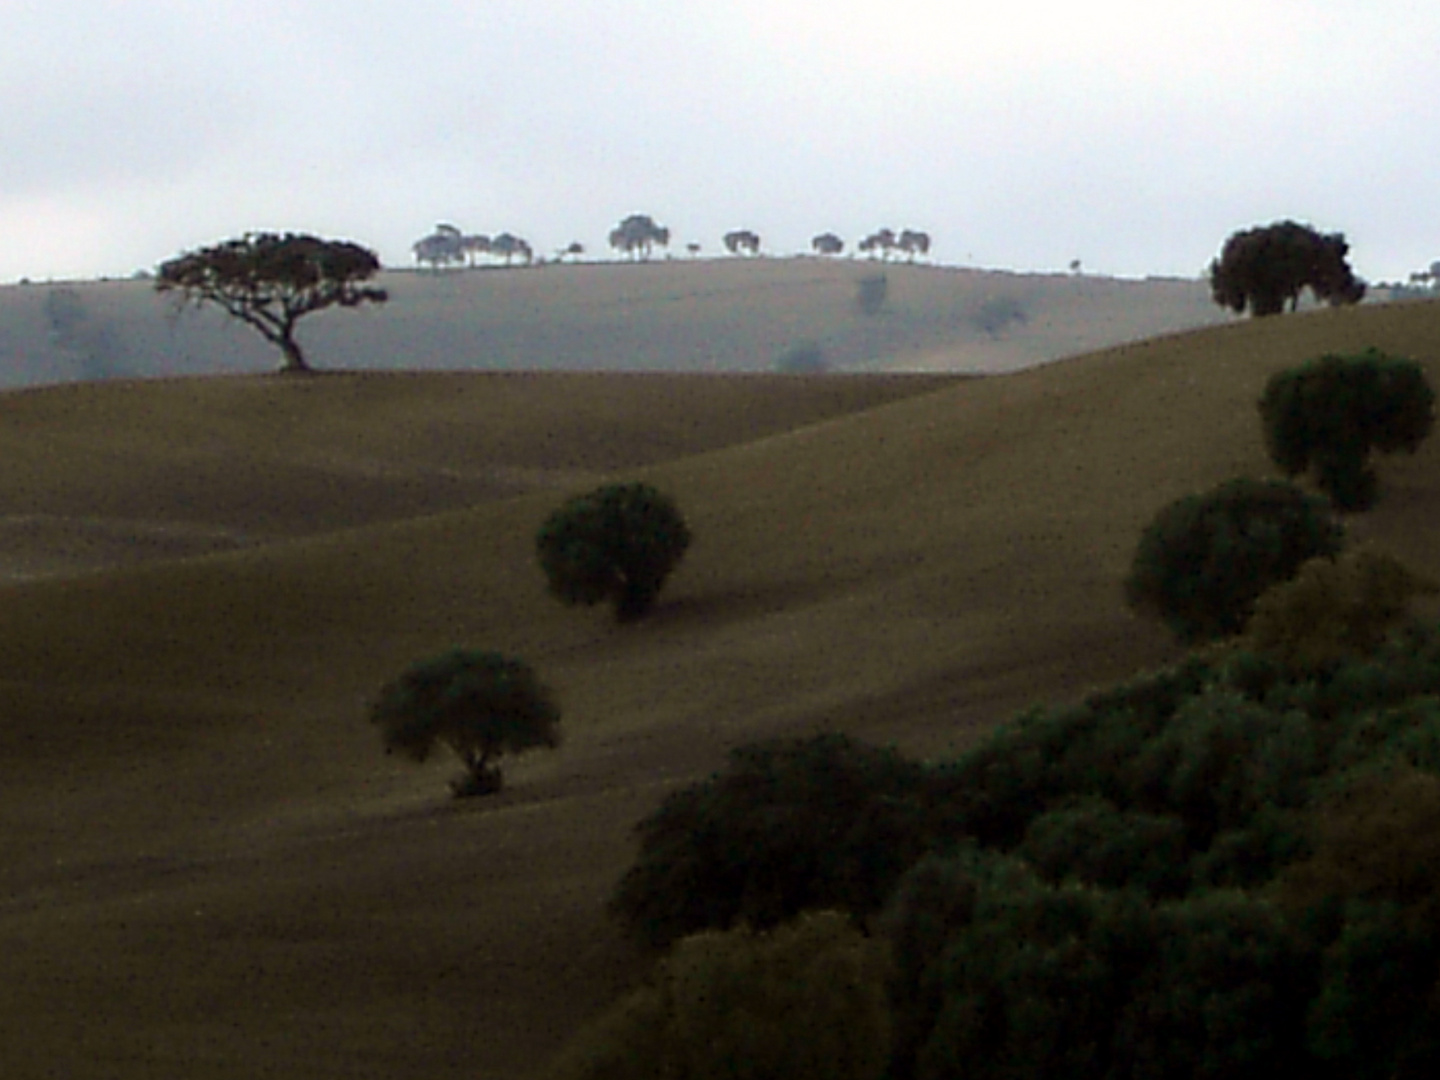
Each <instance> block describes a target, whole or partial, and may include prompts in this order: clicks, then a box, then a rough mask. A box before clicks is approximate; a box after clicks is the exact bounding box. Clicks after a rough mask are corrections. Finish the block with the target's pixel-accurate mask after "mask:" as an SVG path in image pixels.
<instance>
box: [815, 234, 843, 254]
mask: <svg viewBox="0 0 1440 1080" xmlns="http://www.w3.org/2000/svg"><path fill="white" fill-rule="evenodd" d="M810 247H811V248H812V249H814V251H815V254H817V255H839V254H840V253H841V252H842V251H844V250H845V241H844V240H841V239H840V237H838V236H836V235H835V234H834V233H833V232H827V233H821V234H820V235H819V236H816V237H815V238H813V239H812V240H811V241H810Z"/></svg>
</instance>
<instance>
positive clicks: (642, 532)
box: [536, 484, 691, 620]
mask: <svg viewBox="0 0 1440 1080" xmlns="http://www.w3.org/2000/svg"><path fill="white" fill-rule="evenodd" d="M690 540H691V537H690V528H689V526H688V525H686V523H685V519H684V518H683V517H681V515H680V511H679V510H678V509H677V508H676V506H675V503H674V502H673V501H672V500H671V499H670V498H669V497H668V496H667V495H665V494H663V493H662V492H660V491H657V490H656V489H655V488H653V487H651V486H650V485H649V484H609V485H606V486H604V487H600V488H597V489H596V490H594V491H592V492H590V493H589V494H586V495H578V496H576V497H575V498H573V499H570V500H569V501H568V502H566V503H565V504H564V505H562V506H561V507H560V508H559V509H557V510H556V511H555V512H554V513H553V514H551V515H550V516H549V517H548V518H547V519H546V520H545V522H544V524H542V525H541V526H540V532H539V534H538V536H537V537H536V547H537V548H538V551H539V557H540V565H541V567H542V569H544V571H545V576H546V578H547V579H548V581H549V584H550V591H551V592H552V593H554V594H555V595H556V596H557V597H559V598H560V600H562V601H563V602H565V603H567V604H587V605H592V604H599V603H605V602H610V603H613V604H614V605H615V613H616V615H617V617H619V618H620V619H622V620H625V619H635V618H639V617H640V616H642V615H644V614H646V613H647V612H648V611H649V610H650V609H651V608H652V607H653V606H654V604H655V600H656V598H657V597H658V596H659V595H660V589H661V587H662V586H663V585H664V584H665V579H666V578H668V577H669V576H670V573H671V571H672V570H674V569H675V567H676V565H677V564H678V563H679V562H680V560H681V559H682V558H683V557H684V555H685V552H686V551H687V550H689V547H690Z"/></svg>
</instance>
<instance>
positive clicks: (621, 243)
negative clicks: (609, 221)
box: [610, 214, 670, 259]
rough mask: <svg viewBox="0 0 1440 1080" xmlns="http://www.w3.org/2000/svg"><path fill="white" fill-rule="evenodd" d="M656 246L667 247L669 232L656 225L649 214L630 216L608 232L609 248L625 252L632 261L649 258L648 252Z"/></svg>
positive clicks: (663, 227)
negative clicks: (637, 258)
mask: <svg viewBox="0 0 1440 1080" xmlns="http://www.w3.org/2000/svg"><path fill="white" fill-rule="evenodd" d="M656 244H659V245H660V246H661V247H668V246H669V245H670V230H669V229H667V228H665V226H663V225H656V224H655V221H654V219H653V218H651V217H650V215H649V214H631V215H630V216H629V217H627V218H626V219H625V220H624V221H622V222H620V224H619V225H617V226H615V228H613V229H611V230H610V246H611V247H612V248H614V249H615V250H616V251H623V252H625V254H627V255H629V256H630V257H631V258H632V259H633V258H636V257H637V256H638V257H639V258H641V259H648V258H650V252H651V251H652V250H653V249H654V247H655V245H656Z"/></svg>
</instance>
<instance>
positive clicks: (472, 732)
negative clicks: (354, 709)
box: [370, 649, 560, 796]
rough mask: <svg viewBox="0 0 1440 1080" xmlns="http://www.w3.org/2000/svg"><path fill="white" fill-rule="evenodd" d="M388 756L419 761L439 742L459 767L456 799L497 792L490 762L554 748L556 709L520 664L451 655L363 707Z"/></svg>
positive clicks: (488, 655)
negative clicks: (393, 754) (535, 749)
mask: <svg viewBox="0 0 1440 1080" xmlns="http://www.w3.org/2000/svg"><path fill="white" fill-rule="evenodd" d="M370 722H371V723H373V724H375V725H376V726H378V727H379V728H380V732H381V735H382V737H383V738H384V741H385V750H386V752H387V753H391V752H396V753H401V754H404V755H405V756H406V757H409V758H411V759H413V760H415V761H424V760H425V759H426V758H428V757H429V756H430V751H431V750H432V749H433V748H434V747H435V744H436V743H443V744H445V745H446V746H448V747H450V749H451V750H453V751H454V752H455V754H456V755H457V756H458V757H459V758H460V760H461V761H463V762H464V763H465V769H466V773H465V776H464V777H463V778H462V779H461V780H458V781H456V782H454V783H452V784H451V790H452V791H453V792H454V793H455V794H456V795H457V796H462V795H483V794H488V793H490V792H494V791H498V790H499V789H500V784H501V776H500V770H499V768H498V767H492V765H491V762H492V761H493V760H495V759H497V758H499V757H500V756H501V755H502V754H506V753H510V754H518V753H521V752H523V751H525V750H529V749H531V748H533V747H537V746H548V747H555V746H558V745H560V730H559V727H558V724H559V722H560V710H559V709H558V708H557V707H556V705H555V703H554V701H553V700H552V699H551V697H550V694H549V692H548V691H547V690H546V689H545V687H544V686H542V685H541V684H540V681H539V679H538V678H537V677H536V675H535V672H534V670H533V669H532V668H531V667H530V666H529V665H528V664H526V663H525V662H524V661H522V660H516V659H512V658H510V657H506V656H502V655H501V654H499V653H494V652H477V651H474V650H469V649H455V650H452V651H450V652H448V653H445V654H443V655H441V656H437V657H435V658H433V659H431V660H425V661H422V662H420V663H418V664H415V665H414V666H413V667H411V668H410V669H409V670H407V671H406V672H405V673H404V674H402V675H401V676H400V677H399V678H397V679H395V680H393V681H391V682H389V683H387V684H386V685H385V686H384V687H383V688H382V689H381V691H380V693H379V695H378V696H377V697H376V700H375V702H374V704H373V705H372V706H371V708H370Z"/></svg>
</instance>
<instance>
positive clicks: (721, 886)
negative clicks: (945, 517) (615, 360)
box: [597, 620, 1440, 1080]
mask: <svg viewBox="0 0 1440 1080" xmlns="http://www.w3.org/2000/svg"><path fill="white" fill-rule="evenodd" d="M1437 830H1440V627H1435V626H1429V625H1424V624H1420V623H1417V622H1413V621H1406V620H1399V621H1395V622H1393V623H1392V624H1391V625H1390V627H1389V632H1388V633H1387V634H1383V635H1376V636H1374V637H1372V638H1370V639H1367V640H1366V641H1365V642H1363V644H1362V643H1361V642H1360V641H1359V640H1358V639H1356V640H1355V641H1352V643H1351V646H1350V647H1347V648H1346V649H1345V650H1341V651H1340V652H1338V653H1337V654H1335V656H1333V657H1332V658H1331V660H1330V661H1329V662H1327V663H1326V664H1325V665H1323V666H1321V667H1318V668H1317V667H1313V666H1306V665H1295V664H1292V663H1289V662H1288V661H1287V659H1286V658H1285V657H1284V656H1281V655H1277V654H1276V653H1274V652H1273V651H1265V650H1261V649H1257V648H1253V647H1250V643H1249V642H1247V641H1245V640H1243V639H1242V640H1241V641H1239V642H1236V643H1232V644H1231V645H1228V646H1226V647H1225V648H1221V649H1211V650H1208V651H1206V652H1204V653H1193V654H1191V655H1189V656H1187V657H1186V658H1185V659H1184V660H1183V661H1181V662H1180V663H1178V664H1176V665H1174V666H1171V667H1169V668H1165V669H1162V670H1160V671H1157V672H1155V673H1152V674H1149V675H1146V676H1143V677H1140V678H1137V679H1135V680H1132V681H1130V682H1128V683H1125V684H1122V685H1119V686H1116V687H1113V688H1110V689H1106V690H1102V691H1097V692H1095V693H1093V694H1091V695H1090V696H1089V697H1087V698H1086V699H1084V700H1083V701H1081V702H1079V703H1077V704H1075V705H1072V706H1069V707H1066V708H1061V709H1050V710H1044V709H1036V710H1032V711H1030V712H1027V713H1025V714H1022V715H1021V716H1019V717H1017V718H1015V719H1014V720H1013V721H1011V722H1010V723H1008V724H1005V725H1003V726H1002V727H1001V728H999V729H997V730H996V731H995V732H994V733H993V734H992V735H991V736H990V737H989V738H988V739H987V740H985V742H983V743H982V744H980V745H979V746H977V747H976V748H974V749H973V750H971V751H970V752H968V753H966V754H965V755H963V756H961V757H960V758H958V759H956V760H952V761H947V762H941V763H936V764H930V765H920V764H918V763H911V762H907V761H906V760H905V759H903V758H901V757H899V756H897V755H895V754H894V753H893V752H891V751H880V750H875V749H872V748H867V747H865V746H864V745H863V744H860V743H857V742H855V741H853V740H850V739H848V738H845V737H842V736H820V737H816V738H813V739H809V740H789V741H775V742H768V743H762V744H755V745H753V746H750V747H745V748H742V749H741V750H740V751H737V752H736V753H735V754H734V755H733V757H732V760H731V766H730V769H729V770H728V771H727V772H725V773H722V774H719V775H717V776H715V777H712V778H711V779H710V780H709V781H706V782H705V783H703V784H699V785H695V786H694V787H692V788H690V789H686V790H682V791H681V792H678V793H676V794H675V795H674V796H672V797H671V799H670V800H668V801H667V802H666V803H665V804H664V805H663V806H662V807H661V808H660V809H659V810H657V811H656V812H655V814H654V815H652V816H651V817H650V818H648V819H646V821H644V822H642V823H641V826H640V835H641V841H642V842H641V854H640V857H639V860H638V861H637V863H636V865H635V867H634V868H632V870H631V871H630V873H629V874H628V875H627V876H626V878H625V879H624V881H623V882H622V884H621V887H620V888H619V889H618V890H617V894H616V900H615V903H614V911H615V913H616V914H617V915H618V916H620V918H621V919H622V920H624V921H625V922H626V925H627V926H629V927H630V928H631V929H632V930H634V931H637V932H638V933H640V935H641V936H642V937H646V938H647V940H650V941H652V942H653V943H656V944H665V943H667V942H674V941H676V940H681V939H682V938H683V935H686V934H692V933H695V932H699V931H703V930H706V929H711V930H715V931H717V932H718V931H721V930H723V929H724V928H727V927H735V926H739V925H743V924H746V923H748V922H750V921H751V920H755V921H757V922H762V921H763V922H764V923H765V924H766V925H771V926H777V925H779V926H783V925H786V923H787V921H788V920H792V919H794V918H796V917H798V916H799V915H800V914H801V913H803V912H805V911H807V910H814V909H818V908H825V909H829V910H833V911H837V912H843V913H845V914H846V915H848V916H849V917H850V921H851V925H853V926H858V927H861V928H862V929H864V930H866V931H868V932H870V933H872V934H874V935H876V937H877V938H878V940H880V941H883V942H884V943H885V944H886V946H887V947H888V949H889V952H890V958H891V968H890V976H889V979H888V982H887V997H886V1001H887V1007H888V1009H889V1024H890V1027H891V1031H892V1038H891V1048H890V1059H889V1064H888V1071H887V1074H886V1075H887V1076H888V1077H890V1078H892V1080H911V1078H916V1080H921V1078H923V1080H930V1078H936V1080H938V1078H941V1077H949V1076H955V1075H961V1074H963V1075H966V1076H975V1077H982V1078H983V1077H994V1078H996V1080H999V1078H1005V1080H1014V1078H1019V1077H1025V1078H1041V1077H1057V1078H1058V1077H1065V1078H1067V1080H1068V1078H1071V1077H1081V1078H1084V1077H1095V1078H1097V1080H1100V1078H1105V1080H1109V1078H1111V1077H1150V1076H1166V1077H1172V1076H1173V1077H1269V1076H1271V1075H1274V1074H1278V1073H1279V1072H1280V1071H1282V1070H1300V1071H1301V1072H1303V1073H1305V1074H1311V1075H1319V1076H1321V1077H1327V1078H1328V1077H1333V1078H1336V1080H1339V1078H1340V1077H1346V1078H1348V1077H1352V1076H1362V1077H1375V1078H1376V1080H1379V1078H1381V1077H1384V1078H1386V1080H1395V1078H1398V1077H1405V1078H1409V1077H1417V1078H1418V1077H1421V1076H1428V1075H1431V1073H1432V1072H1433V1070H1434V1069H1436V1068H1437V1067H1440V1034H1437V1033H1440V870H1437V869H1436V868H1437V867H1440V846H1437V844H1440V841H1437V840H1436V839H1435V838H1436V837H1437V836H1440V831H1437ZM867 884H868V886H869V887H868V888H866V887H864V886H866V885H867ZM877 904H878V905H879V906H878V907H877ZM877 911H878V914H877ZM737 1007H738V1008H741V1009H744V1008H749V1007H750V1006H749V1005H742V1006H737ZM795 1030H796V1031H799V1030H801V1028H800V1027H797V1028H796V1029H795ZM597 1075H598V1074H597ZM616 1075H619V1074H616ZM627 1075H628V1074H627ZM674 1075H691V1074H688V1073H683V1072H682V1073H675V1074H674ZM696 1075H698V1074H696ZM753 1075H766V1074H764V1073H763V1072H757V1073H754V1074H753Z"/></svg>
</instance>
